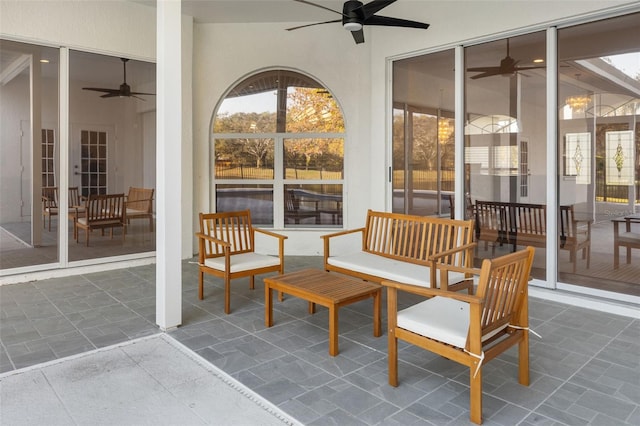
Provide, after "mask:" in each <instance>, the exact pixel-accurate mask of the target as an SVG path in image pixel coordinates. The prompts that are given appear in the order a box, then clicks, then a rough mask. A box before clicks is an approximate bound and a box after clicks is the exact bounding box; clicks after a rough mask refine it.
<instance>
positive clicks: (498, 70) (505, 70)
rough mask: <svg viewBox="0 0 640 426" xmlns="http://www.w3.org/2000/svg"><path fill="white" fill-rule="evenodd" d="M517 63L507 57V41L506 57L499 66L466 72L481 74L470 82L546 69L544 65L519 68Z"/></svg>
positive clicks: (478, 68) (477, 68) (470, 69)
mask: <svg viewBox="0 0 640 426" xmlns="http://www.w3.org/2000/svg"><path fill="white" fill-rule="evenodd" d="M519 62H520V61H519V60H516V59H513V58H512V57H511V56H509V39H507V56H505V57H504V58H502V60H501V61H500V65H499V66H493V67H473V68H467V71H470V72H479V73H481V74H476V75H474V76H473V77H471V79H472V80H475V79H477V78H485V77H492V76H494V75H502V76H511V75H515V74H516V73H517V72H519V71H525V70H533V69H538V68H546V66H545V65H533V66H529V67H519V66H518V63H519Z"/></svg>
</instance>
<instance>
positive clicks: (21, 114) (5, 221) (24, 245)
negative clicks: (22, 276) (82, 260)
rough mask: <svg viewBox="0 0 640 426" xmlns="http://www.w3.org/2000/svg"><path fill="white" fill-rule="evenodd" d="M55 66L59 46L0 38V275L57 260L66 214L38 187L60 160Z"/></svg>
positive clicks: (51, 177) (54, 176)
mask: <svg viewBox="0 0 640 426" xmlns="http://www.w3.org/2000/svg"><path fill="white" fill-rule="evenodd" d="M3 18H4V17H3ZM59 69H60V61H59V50H58V49H54V48H51V47H42V46H38V45H35V44H29V43H20V42H15V41H11V40H4V39H3V40H0V75H1V76H2V84H0V104H2V108H0V123H2V124H0V129H1V131H2V137H1V138H0V159H2V165H1V166H0V172H1V173H2V177H1V178H0V232H1V233H2V241H1V242H0V269H2V271H3V273H4V272H5V270H10V269H13V268H26V267H29V266H32V265H42V264H55V263H57V261H58V253H59V247H58V241H59V238H58V237H59V229H60V227H59V224H60V223H61V221H64V220H66V217H67V216H66V214H64V215H58V211H57V209H56V206H55V204H54V202H53V201H52V203H50V204H49V203H43V199H42V197H43V196H46V197H47V198H48V199H51V200H54V199H55V197H54V192H53V190H43V189H42V187H55V186H56V185H57V184H58V177H59V170H58V167H57V165H58V164H59V159H58V158H57V155H54V152H55V151H54V147H55V144H57V143H58V141H57V140H55V136H54V132H53V129H54V128H55V129H57V126H58V124H57V123H58V117H59V111H58V105H59V102H58V97H59V92H58V87H59ZM34 87H37V88H38V94H39V95H38V96H32V94H33V93H32V90H33V88H34ZM33 101H37V102H38V103H37V104H34V103H33ZM31 111H38V114H37V117H38V120H39V121H38V122H35V123H34V122H32V121H31V117H32V114H31V113H30V112H31ZM32 141H33V143H32ZM34 144H35V145H34ZM38 144H40V145H41V146H40V147H38V146H37V145H38ZM54 163H55V166H54ZM51 206H53V207H51ZM43 221H44V224H43ZM43 225H44V226H43ZM52 267H54V268H55V267H57V266H52ZM7 274H8V275H11V272H7ZM3 320H4V317H3ZM3 331H4V329H3Z"/></svg>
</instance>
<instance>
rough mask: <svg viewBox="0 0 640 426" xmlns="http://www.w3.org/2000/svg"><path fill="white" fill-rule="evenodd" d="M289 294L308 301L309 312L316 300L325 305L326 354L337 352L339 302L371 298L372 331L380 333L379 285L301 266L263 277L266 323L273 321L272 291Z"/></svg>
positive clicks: (344, 303)
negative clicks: (327, 342)
mask: <svg viewBox="0 0 640 426" xmlns="http://www.w3.org/2000/svg"><path fill="white" fill-rule="evenodd" d="M274 290H276V291H279V292H282V293H286V294H290V295H292V296H296V297H299V298H301V299H304V300H307V301H308V302H309V313H310V314H313V313H315V310H316V306H315V305H316V304H318V305H321V306H325V307H327V308H328V309H329V355H331V356H336V355H337V354H338V309H339V308H340V307H341V306H345V305H349V304H351V303H355V302H359V301H360V300H364V299H368V298H369V297H372V298H373V335H374V336H375V337H379V336H381V334H382V332H381V328H382V327H381V320H380V304H381V301H380V299H381V294H382V286H381V285H379V284H376V283H371V282H367V281H359V280H356V279H353V278H349V277H346V276H344V275H340V274H336V273H335V272H331V273H329V272H326V271H321V270H319V269H303V270H300V271H296V272H290V273H287V274H284V275H278V276H275V277H269V278H265V279H264V292H265V303H264V308H265V318H264V323H265V325H266V326H267V327H271V326H272V325H273V291H274Z"/></svg>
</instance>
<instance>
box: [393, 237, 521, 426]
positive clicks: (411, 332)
mask: <svg viewBox="0 0 640 426" xmlns="http://www.w3.org/2000/svg"><path fill="white" fill-rule="evenodd" d="M533 255H534V248H533V247H527V248H526V249H525V250H521V251H518V252H516V253H510V254H507V255H505V256H502V257H498V258H495V259H492V260H490V259H485V260H484V261H483V263H482V268H481V269H480V271H479V275H480V278H479V284H478V289H477V292H476V295H469V294H461V293H454V292H450V291H443V290H439V289H433V288H425V287H418V286H413V285H409V284H401V283H397V282H392V281H383V282H382V284H383V285H385V286H386V287H387V295H388V298H387V303H388V310H387V312H388V326H389V384H390V385H391V386H394V387H395V386H398V339H402V340H404V341H406V342H408V343H411V344H414V345H416V346H419V347H421V348H424V349H426V350H428V351H431V352H434V353H436V354H438V355H441V356H443V357H445V358H448V359H450V360H452V361H455V362H458V363H460V364H463V365H466V366H468V367H469V370H470V376H471V379H470V382H471V386H470V387H471V389H470V394H471V397H470V400H471V401H470V412H471V415H470V417H471V421H472V422H474V423H478V424H480V423H482V365H483V363H486V362H489V361H490V360H491V359H493V358H495V357H496V356H498V355H499V354H501V353H503V352H504V351H505V350H507V349H508V348H510V347H511V346H513V345H515V344H518V352H519V355H518V364H519V382H520V384H522V385H525V386H528V385H529V331H528V327H529V316H528V310H527V309H528V297H527V281H528V279H529V273H530V272H531V264H532V262H533ZM443 267H446V266H443ZM475 271H476V272H477V270H475ZM398 290H401V291H407V292H410V293H414V294H417V295H421V296H425V297H429V298H430V299H428V300H426V301H423V302H419V303H418V304H416V305H413V306H411V307H409V308H407V309H404V310H402V311H400V312H398V308H397V304H398V294H397V293H398Z"/></svg>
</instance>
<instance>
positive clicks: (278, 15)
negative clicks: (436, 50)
mask: <svg viewBox="0 0 640 426" xmlns="http://www.w3.org/2000/svg"><path fill="white" fill-rule="evenodd" d="M130 1H133V2H135V3H141V4H145V5H148V6H155V3H156V2H155V0H130ZM402 1H403V2H408V1H416V0H402ZM312 2H313V3H316V4H319V5H321V6H324V7H328V8H330V9H333V10H335V11H337V12H341V11H342V5H343V3H344V2H343V1H336V0H312ZM363 3H368V1H364V2H363ZM392 12H393V5H390V6H387V7H386V8H385V9H384V14H388V15H390V16H391V14H392ZM182 13H183V14H185V15H189V16H193V17H194V20H195V22H198V23H258V22H316V21H326V20H330V19H334V18H336V16H337V15H336V14H333V13H331V12H329V11H327V10H322V9H320V8H317V7H313V6H309V5H306V4H302V3H300V2H296V1H294V0H182ZM400 17H401V16H398V18H400ZM338 18H339V16H338ZM405 18H407V19H410V17H405Z"/></svg>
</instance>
